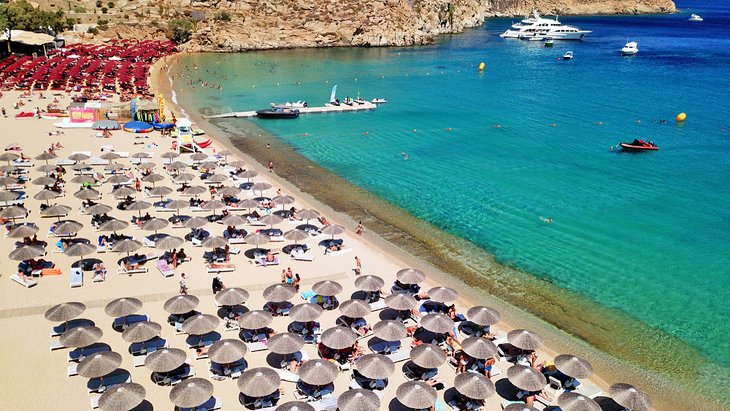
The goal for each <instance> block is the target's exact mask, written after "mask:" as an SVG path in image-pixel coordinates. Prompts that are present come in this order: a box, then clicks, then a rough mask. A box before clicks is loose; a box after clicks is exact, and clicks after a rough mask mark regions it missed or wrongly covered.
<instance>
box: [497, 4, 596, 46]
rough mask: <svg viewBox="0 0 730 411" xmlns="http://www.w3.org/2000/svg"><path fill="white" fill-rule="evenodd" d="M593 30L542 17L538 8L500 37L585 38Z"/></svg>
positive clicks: (556, 18) (556, 17)
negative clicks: (530, 15)
mask: <svg viewBox="0 0 730 411" xmlns="http://www.w3.org/2000/svg"><path fill="white" fill-rule="evenodd" d="M590 33H591V32H590V31H589V30H581V29H579V28H578V27H573V26H566V25H564V24H562V23H560V22H559V21H558V16H555V20H552V19H546V18H543V17H540V15H539V14H538V12H537V10H532V17H526V18H524V19H523V20H521V21H520V22H519V23H515V24H513V25H512V26H511V27H510V28H509V29H507V31H505V32H504V33H502V34H500V35H499V37H502V38H505V39H531V38H533V37H537V36H540V37H552V38H553V39H555V40H583V37H585V36H587V35H588V34H590Z"/></svg>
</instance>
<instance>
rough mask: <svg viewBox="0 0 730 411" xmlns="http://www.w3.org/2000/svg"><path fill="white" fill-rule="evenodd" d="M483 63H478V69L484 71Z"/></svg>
mask: <svg viewBox="0 0 730 411" xmlns="http://www.w3.org/2000/svg"><path fill="white" fill-rule="evenodd" d="M485 65H486V64H484V63H479V71H484V66H485Z"/></svg>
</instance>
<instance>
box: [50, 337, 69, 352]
mask: <svg viewBox="0 0 730 411" xmlns="http://www.w3.org/2000/svg"><path fill="white" fill-rule="evenodd" d="M49 348H50V350H51V351H55V350H60V349H62V348H66V346H65V345H63V344H61V341H60V340H59V339H58V338H52V339H51V344H50V346H49Z"/></svg>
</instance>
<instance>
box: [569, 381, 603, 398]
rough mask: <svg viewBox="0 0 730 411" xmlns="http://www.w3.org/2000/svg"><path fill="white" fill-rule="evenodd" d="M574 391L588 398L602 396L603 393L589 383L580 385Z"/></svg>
mask: <svg viewBox="0 0 730 411" xmlns="http://www.w3.org/2000/svg"><path fill="white" fill-rule="evenodd" d="M574 391H575V392H577V393H578V394H583V395H585V396H586V397H588V398H596V397H598V396H599V395H602V394H603V391H602V390H601V389H600V388H598V386H597V385H595V384H589V383H581V384H580V385H579V386H578V387H577V388H576V389H575V390H574Z"/></svg>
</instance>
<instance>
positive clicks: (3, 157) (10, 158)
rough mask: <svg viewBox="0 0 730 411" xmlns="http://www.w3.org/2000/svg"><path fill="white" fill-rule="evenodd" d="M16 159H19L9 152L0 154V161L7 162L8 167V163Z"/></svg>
mask: <svg viewBox="0 0 730 411" xmlns="http://www.w3.org/2000/svg"><path fill="white" fill-rule="evenodd" d="M18 158H20V156H19V155H17V154H15V153H10V152H7V151H6V152H4V153H2V154H0V161H7V162H8V165H10V162H11V161H15V160H17V159H18Z"/></svg>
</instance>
